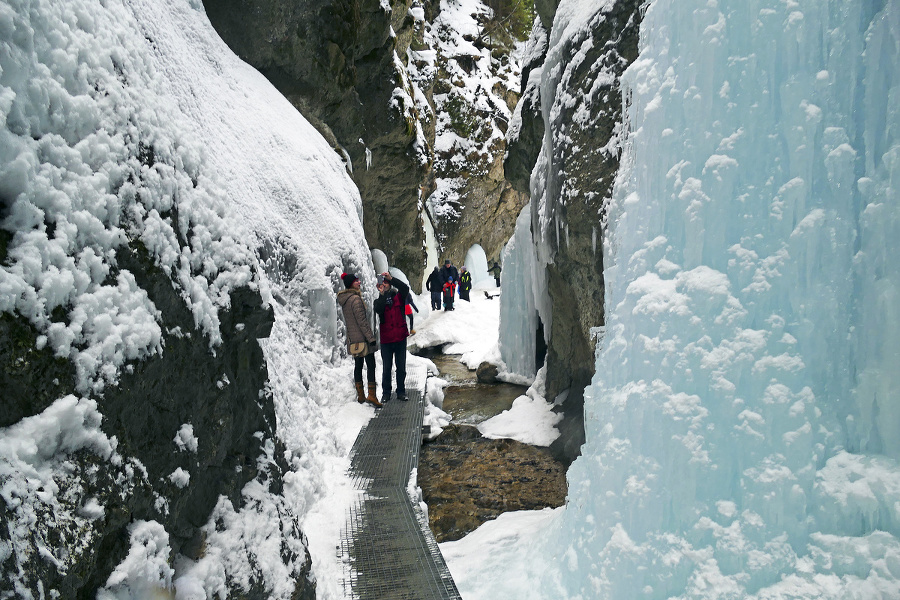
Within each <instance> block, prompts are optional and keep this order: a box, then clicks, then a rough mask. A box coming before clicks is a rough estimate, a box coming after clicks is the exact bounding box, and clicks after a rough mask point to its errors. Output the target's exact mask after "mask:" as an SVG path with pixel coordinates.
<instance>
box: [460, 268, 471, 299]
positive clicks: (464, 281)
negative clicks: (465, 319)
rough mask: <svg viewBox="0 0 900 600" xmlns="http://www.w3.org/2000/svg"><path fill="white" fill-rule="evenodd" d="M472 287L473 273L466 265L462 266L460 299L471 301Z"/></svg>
mask: <svg viewBox="0 0 900 600" xmlns="http://www.w3.org/2000/svg"><path fill="white" fill-rule="evenodd" d="M471 289H472V274H471V273H469V271H468V270H467V269H466V265H463V266H462V273H460V274H459V299H460V300H465V301H466V302H470V300H469V291H470V290H471Z"/></svg>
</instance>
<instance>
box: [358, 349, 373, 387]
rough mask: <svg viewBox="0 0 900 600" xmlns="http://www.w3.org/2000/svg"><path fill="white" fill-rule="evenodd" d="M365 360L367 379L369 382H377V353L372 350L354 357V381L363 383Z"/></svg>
mask: <svg viewBox="0 0 900 600" xmlns="http://www.w3.org/2000/svg"><path fill="white" fill-rule="evenodd" d="M363 361H365V363H366V375H368V377H366V380H367V381H368V382H369V383H375V353H374V352H371V353H369V354H366V355H365V356H354V357H353V381H355V382H357V383H362V369H363Z"/></svg>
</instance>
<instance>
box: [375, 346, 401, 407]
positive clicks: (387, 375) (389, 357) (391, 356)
mask: <svg viewBox="0 0 900 600" xmlns="http://www.w3.org/2000/svg"><path fill="white" fill-rule="evenodd" d="M381 362H382V367H383V369H384V370H383V373H382V377H381V398H382V401H384V400H386V399H387V398H388V396H390V395H391V367H392V366H393V365H392V363H396V365H397V395H398V396H405V395H406V340H402V341H399V342H390V343H388V344H385V343H384V342H382V343H381Z"/></svg>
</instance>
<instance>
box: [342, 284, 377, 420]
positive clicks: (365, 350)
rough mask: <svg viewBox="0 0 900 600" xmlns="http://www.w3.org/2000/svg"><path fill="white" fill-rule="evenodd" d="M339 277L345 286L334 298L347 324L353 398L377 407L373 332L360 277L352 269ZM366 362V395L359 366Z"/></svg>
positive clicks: (361, 366)
mask: <svg viewBox="0 0 900 600" xmlns="http://www.w3.org/2000/svg"><path fill="white" fill-rule="evenodd" d="M341 280H343V282H344V287H345V288H346V289H344V290H341V291H340V292H338V295H337V300H338V304H340V305H341V311H342V312H343V313H344V323H345V324H346V325H347V346H348V349H349V350H350V354H351V355H352V356H353V381H354V383H355V384H356V401H357V402H359V403H360V404H362V403H363V402H369V403H370V404H373V405H375V406H376V407H380V406H381V402H379V401H378V398H377V397H376V395H375V334H374V333H372V327H371V326H370V325H369V318H368V315H366V306H365V304H364V303H363V299H362V292H361V291H360V289H359V288H360V283H359V278H357V277H356V275H354V274H353V273H342V274H341ZM363 363H365V364H366V375H367V376H368V377H367V378H366V379H367V380H368V382H369V395H368V396H366V395H365V392H364V391H363V379H362V369H363Z"/></svg>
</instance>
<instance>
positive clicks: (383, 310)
mask: <svg viewBox="0 0 900 600" xmlns="http://www.w3.org/2000/svg"><path fill="white" fill-rule="evenodd" d="M378 293H379V294H380V295H379V296H378V298H376V299H375V305H374V307H375V314H376V315H378V319H379V320H380V321H381V327H380V331H379V335H380V337H381V362H382V367H383V370H382V375H381V399H382V400H383V401H387V400H388V398H390V395H391V370H392V369H393V366H394V364H396V365H397V400H406V399H407V398H406V338H407V337H409V331H408V330H407V329H406V315H405V314H404V313H405V312H406V308H405V307H406V298H407V297H408V296H409V286H408V285H406V284H405V283H403V282H402V281H400V280H399V279H395V278H392V277H391V274H390V273H387V272H385V273H382V274H381V275H379V277H378Z"/></svg>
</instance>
